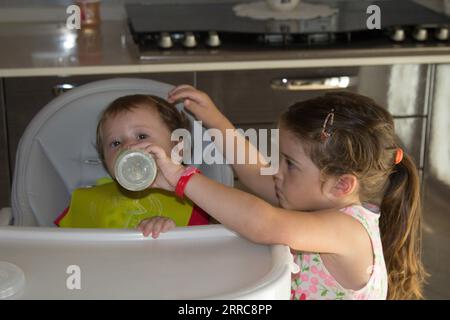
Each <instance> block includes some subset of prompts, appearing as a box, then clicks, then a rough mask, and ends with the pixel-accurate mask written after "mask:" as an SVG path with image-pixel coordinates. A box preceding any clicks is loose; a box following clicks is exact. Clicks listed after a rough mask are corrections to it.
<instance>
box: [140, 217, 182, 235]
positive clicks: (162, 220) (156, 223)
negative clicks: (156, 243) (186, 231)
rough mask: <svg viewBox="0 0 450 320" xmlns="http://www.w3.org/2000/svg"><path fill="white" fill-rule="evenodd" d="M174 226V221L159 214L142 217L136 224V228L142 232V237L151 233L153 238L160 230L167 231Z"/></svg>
mask: <svg viewBox="0 0 450 320" xmlns="http://www.w3.org/2000/svg"><path fill="white" fill-rule="evenodd" d="M175 227H176V225H175V221H173V220H172V219H170V218H166V217H161V216H156V217H151V218H147V219H144V220H142V221H141V222H140V223H139V225H138V226H137V228H138V230H139V231H141V232H142V234H143V235H144V237H148V236H149V235H150V234H152V237H153V239H156V238H158V237H159V234H160V233H161V232H167V231H169V230H172V229H173V228H175Z"/></svg>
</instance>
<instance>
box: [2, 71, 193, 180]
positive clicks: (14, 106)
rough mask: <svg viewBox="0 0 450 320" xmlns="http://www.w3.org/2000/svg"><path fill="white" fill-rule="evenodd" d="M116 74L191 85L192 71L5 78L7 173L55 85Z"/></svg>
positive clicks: (78, 84)
mask: <svg viewBox="0 0 450 320" xmlns="http://www.w3.org/2000/svg"><path fill="white" fill-rule="evenodd" d="M119 77H120V78H144V79H152V80H157V81H161V82H165V83H170V84H173V85H178V84H183V83H187V84H193V79H194V74H193V73H189V72H186V73H158V74H120V75H96V76H73V77H39V78H37V77H33V78H9V79H5V95H6V114H7V119H8V123H7V127H8V132H9V159H10V163H11V173H12V172H14V162H15V156H16V152H17V145H18V143H19V140H20V138H21V137H22V134H23V132H24V131H25V129H26V127H27V125H28V124H29V123H30V121H31V119H32V118H33V117H34V116H35V115H36V114H37V113H38V111H39V110H40V109H42V108H43V107H44V106H45V105H46V104H47V103H49V102H50V101H51V100H52V99H54V98H55V94H54V91H55V89H56V88H57V87H58V86H61V85H63V84H69V85H73V86H80V85H83V84H86V83H89V82H92V81H98V80H105V79H111V78H119Z"/></svg>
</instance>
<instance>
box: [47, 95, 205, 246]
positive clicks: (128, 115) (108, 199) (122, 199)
mask: <svg viewBox="0 0 450 320" xmlns="http://www.w3.org/2000/svg"><path fill="white" fill-rule="evenodd" d="M179 128H186V129H188V128H189V122H188V120H187V118H186V117H185V116H184V115H183V114H182V113H180V112H179V111H178V110H177V109H176V108H175V107H174V105H172V104H170V103H168V102H167V101H165V100H164V99H161V98H159V97H156V96H152V95H139V94H137V95H130V96H124V97H120V98H118V99H116V100H115V101H113V102H112V103H111V104H110V105H109V106H108V108H107V109H106V110H105V111H104V112H103V114H102V116H101V119H100V121H99V122H98V126H97V150H98V153H99V155H100V158H101V159H102V161H103V164H104V165H105V167H106V169H107V171H108V172H109V174H110V175H111V177H112V178H113V179H109V178H105V179H102V180H101V181H99V182H98V183H97V185H96V186H93V187H89V188H78V189H76V190H75V191H74V192H73V193H72V198H71V202H70V206H69V207H68V208H67V209H65V210H64V212H63V213H61V214H60V215H59V216H58V217H57V219H56V220H55V224H56V225H57V226H59V227H72V228H136V227H137V228H138V229H139V230H141V231H142V232H143V234H144V236H148V235H149V234H150V233H152V236H153V237H154V238H157V237H158V236H159V233H160V232H166V231H168V230H170V229H172V228H174V227H175V226H188V225H189V226H190V225H204V224H208V222H209V219H208V215H207V214H206V213H205V212H204V211H203V210H202V209H201V208H199V207H198V206H196V205H195V204H194V203H193V202H192V201H191V200H189V199H183V200H180V199H178V198H176V197H175V195H174V194H173V193H172V192H168V191H165V190H162V189H146V190H143V191H128V190H126V189H124V188H122V187H121V186H120V185H119V184H118V183H117V181H116V180H115V176H114V163H115V161H116V158H117V156H118V155H119V154H120V153H121V152H122V151H123V150H125V149H132V150H139V149H142V148H145V146H147V145H149V144H150V143H156V144H158V145H159V146H161V147H162V148H163V149H164V150H165V151H166V152H167V153H168V154H170V153H171V150H172V148H173V147H174V146H175V142H173V141H171V139H170V137H171V132H172V131H174V130H176V129H179ZM159 174H161V173H160V172H158V175H159Z"/></svg>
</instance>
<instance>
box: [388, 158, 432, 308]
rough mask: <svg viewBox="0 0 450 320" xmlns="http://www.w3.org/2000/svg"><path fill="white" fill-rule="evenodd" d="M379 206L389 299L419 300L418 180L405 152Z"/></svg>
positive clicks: (422, 274)
mask: <svg viewBox="0 0 450 320" xmlns="http://www.w3.org/2000/svg"><path fill="white" fill-rule="evenodd" d="M380 209H381V218H380V231H381V238H382V242H383V249H384V250H383V251H384V257H385V261H386V267H387V271H388V276H389V279H388V281H389V283H388V288H389V289H388V299H422V298H423V294H422V284H423V282H424V280H425V277H426V272H425V270H424V268H423V265H422V262H421V251H422V243H421V222H422V215H421V204H420V183H419V176H418V172H417V168H416V166H415V165H414V163H413V161H412V160H411V158H410V156H409V155H407V154H406V153H405V154H404V157H403V160H402V161H400V162H399V163H398V164H396V165H395V168H394V170H393V172H392V173H391V175H390V176H389V181H388V185H387V189H386V191H385V193H384V197H383V200H382V202H381V207H380Z"/></svg>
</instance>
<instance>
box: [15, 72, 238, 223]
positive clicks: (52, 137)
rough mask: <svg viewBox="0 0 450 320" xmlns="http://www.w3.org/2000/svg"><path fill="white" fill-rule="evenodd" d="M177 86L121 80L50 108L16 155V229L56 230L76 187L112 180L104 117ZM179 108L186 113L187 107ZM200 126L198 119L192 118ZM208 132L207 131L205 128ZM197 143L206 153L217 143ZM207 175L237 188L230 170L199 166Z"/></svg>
mask: <svg viewBox="0 0 450 320" xmlns="http://www.w3.org/2000/svg"><path fill="white" fill-rule="evenodd" d="M172 88H173V86H172V85H169V84H165V83H161V82H157V81H152V80H145V79H128V78H118V79H111V80H104V81H96V82H91V83H89V84H86V85H83V86H80V87H78V88H75V89H72V90H71V91H69V92H67V93H64V94H63V95H61V96H59V97H57V98H55V99H54V100H53V101H51V102H50V103H49V104H48V105H46V106H45V107H44V108H43V109H42V110H41V111H40V112H39V113H38V114H37V115H36V116H35V117H34V118H33V120H32V121H31V122H30V124H29V125H28V127H27V129H26V130H25V132H24V134H23V136H22V138H21V140H20V143H19V147H18V151H17V154H16V165H15V170H14V178H13V186H12V194H11V203H12V213H13V218H14V225H20V226H54V224H53V221H54V219H55V218H56V216H57V215H58V214H59V213H61V212H62V211H63V210H64V209H65V208H66V207H67V206H68V204H69V202H70V195H71V193H72V191H73V190H74V189H76V188H79V187H82V186H88V185H93V184H94V183H95V181H96V180H97V179H99V178H102V177H105V176H108V173H107V172H106V170H105V169H104V167H103V165H102V163H101V161H100V159H99V156H98V153H97V151H96V147H95V143H96V128H97V122H98V120H99V117H100V113H101V112H102V111H103V110H104V109H105V108H106V107H107V106H108V104H109V103H111V102H112V101H113V100H115V99H116V98H118V97H121V96H125V95H130V94H152V95H156V96H159V97H162V98H164V99H166V98H167V94H168V92H169V91H170V90H171V89H172ZM177 108H178V109H179V110H182V108H183V105H182V104H178V105H177ZM186 114H187V116H188V118H189V119H190V120H191V122H192V123H193V126H192V129H193V130H194V126H197V130H198V126H199V124H198V123H194V122H193V120H194V118H193V117H192V116H191V115H190V114H188V113H186ZM201 129H202V130H204V128H201ZM205 141H206V139H203V140H202V141H201V142H200V141H194V139H192V145H193V146H195V144H196V143H202V148H205V147H206V146H207V145H209V144H210V143H211V142H209V143H207V142H205ZM199 167H200V169H201V170H202V172H203V174H205V175H206V176H209V177H211V178H212V179H215V180H217V181H218V182H221V183H223V184H226V185H229V186H232V185H233V172H232V170H231V168H230V167H229V166H228V165H225V164H223V165H221V164H211V165H206V164H202V165H199Z"/></svg>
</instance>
